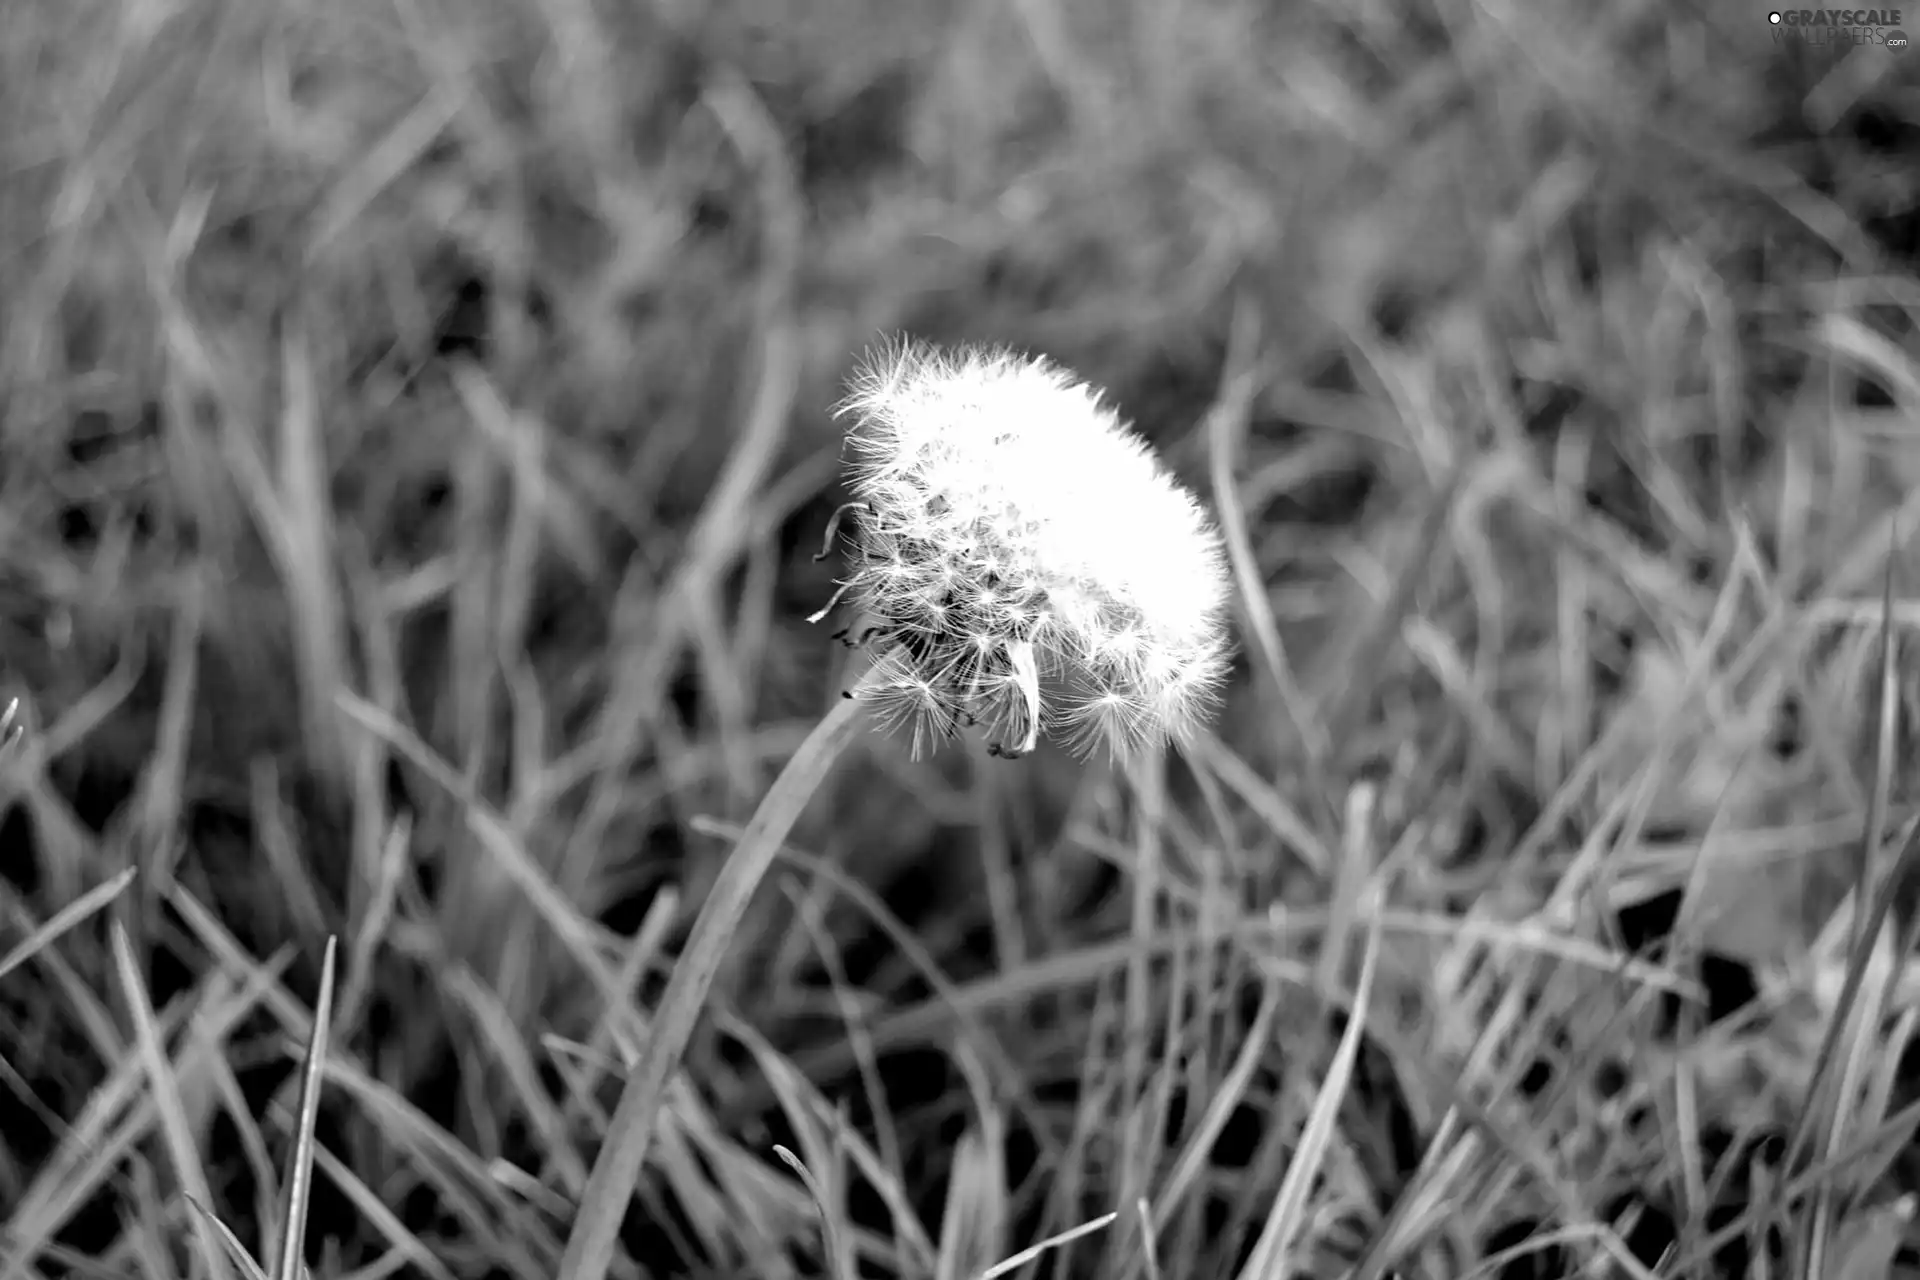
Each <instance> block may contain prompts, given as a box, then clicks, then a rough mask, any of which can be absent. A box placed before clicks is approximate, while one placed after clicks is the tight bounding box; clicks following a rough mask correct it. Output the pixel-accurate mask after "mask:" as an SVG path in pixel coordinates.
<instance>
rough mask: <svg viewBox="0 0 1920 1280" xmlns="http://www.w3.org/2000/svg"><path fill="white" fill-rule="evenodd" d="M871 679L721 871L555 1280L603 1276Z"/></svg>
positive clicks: (768, 800) (820, 731)
mask: <svg viewBox="0 0 1920 1280" xmlns="http://www.w3.org/2000/svg"><path fill="white" fill-rule="evenodd" d="M872 679H873V675H872V673H871V672H869V673H868V674H867V675H866V676H863V677H862V679H861V681H860V683H859V684H857V685H855V692H854V695H853V696H852V697H850V698H836V699H834V701H833V705H832V707H831V708H830V709H829V710H828V712H827V713H826V715H825V716H824V717H823V718H822V719H821V721H820V723H819V724H818V725H816V726H814V729H813V732H812V733H810V734H808V735H807V738H806V741H805V742H803V743H801V744H800V749H799V750H798V751H797V752H795V753H794V755H793V758H792V759H790V760H788V761H787V765H786V768H784V769H782V770H781V771H780V776H779V777H778V778H776V779H775V780H774V783H773V786H772V788H771V789H770V790H769V791H768V792H767V794H766V797H765V798H764V799H763V800H761V802H760V807H759V808H758V809H756V810H755V811H754V815H753V819H752V821H750V822H749V823H748V824H747V829H746V830H745V831H744V832H742V833H741V836H740V841H739V843H738V844H736V845H734V847H733V852H732V853H730V854H728V855H727V860H726V862H725V864H724V865H723V866H722V867H721V868H720V875H719V878H718V879H716V880H715V881H714V885H713V891H712V892H711V893H709V894H708V895H707V900H706V902H705V903H704V904H703V905H702V906H701V908H700V914H699V915H698V916H697V917H696V918H695V919H694V922H693V933H692V936H691V937H690V938H689V939H688V940H687V945H686V949H685V950H684V951H683V952H681V955H680V960H679V963H677V964H675V965H674V967H673V976H672V977H671V978H670V979H668V981H667V990H666V994H665V995H664V996H663V997H662V998H661V1000H660V1007H659V1008H658V1009H657V1010H656V1011H655V1013H654V1016H653V1025H652V1028H651V1030H650V1033H649V1035H648V1036H647V1039H646V1042H645V1043H644V1044H643V1045H642V1046H641V1048H640V1056H639V1060H638V1061H637V1062H635V1063H634V1065H633V1069H632V1070H631V1071H630V1072H629V1073H628V1075H627V1082H626V1085H625V1087H624V1088H623V1089H622V1091H621V1094H620V1104H619V1106H618V1107H617V1108H616V1109H615V1111H614V1113H613V1121H612V1123H611V1124H610V1125H609V1126H608V1130H607V1136H606V1142H605V1143H604V1144H603V1145H602V1146H601V1148H600V1155H599V1158H598V1159H596V1160H595V1161H594V1165H593V1172H592V1174H591V1175H590V1176H589V1177H588V1179H587V1186H586V1190H585V1191H584V1192H583V1193H582V1195H581V1197H580V1213H579V1216H578V1217H577V1218H576V1219H575V1220H574V1225H573V1233H572V1235H571V1236H570V1237H569V1238H568V1240H567V1248H566V1253H565V1255H564V1256H563V1257H562V1258H561V1260H560V1270H559V1277H560V1280H603V1277H604V1276H605V1275H606V1274H607V1269H608V1267H609V1265H610V1264H611V1263H612V1261H613V1250H614V1241H615V1237H616V1236H617V1235H618V1234H619V1230H620V1222H621V1219H622V1218H623V1217H624V1216H625V1215H626V1211H627V1204H628V1202H629V1200H631V1198H632V1196H633V1188H634V1186H635V1184H636V1183H637V1182H638V1181H639V1178H640V1170H641V1168H642V1166H643V1165H644V1164H645V1162H646V1156H647V1146H648V1144H649V1143H650V1142H651V1141H652V1140H653V1129H654V1124H655V1121H656V1120H657V1118H658V1117H659V1114H660V1110H661V1107H662V1105H663V1104H664V1102H665V1100H666V1093H667V1085H668V1083H669V1081H671V1080H672V1079H673V1075H674V1072H675V1071H676V1070H677V1069H678V1068H679V1066H680V1060H681V1057H682V1055H683V1054H684V1053H685V1052H686V1047H687V1041H688V1040H689V1039H690V1038H691V1037H692V1035H693V1028H694V1024H695V1023H696V1022H697V1021H699V1017H700V1010H701V1009H702V1007H704V1006H705V1004H706V1000H707V993H708V991H709V990H710V989H711V988H712V986H713V980H714V976H715V975H716V974H717V973H718V972H719V970H720V963H721V961H722V960H723V959H724V958H725V956H726V951H727V948H728V946H729V945H730V944H731V943H732V942H733V937H734V934H735V932H736V931H737V930H738V929H739V927H740V922H741V920H742V919H743V918H744V917H745V916H746V912H747V905H748V903H749V902H751V901H752V899H753V893H754V890H755V889H757V888H758V887H759V885H760V881H761V880H762V879H763V878H765V876H766V874H767V869H768V868H769V867H771V866H772V865H773V860H774V856H775V855H776V854H777V853H778V852H779V850H780V845H781V843H782V842H783V841H784V840H785V839H786V837H787V833H788V832H789V831H791V830H792V829H793V824H794V823H795V821H797V820H798V819H799V817H800V814H801V812H802V811H803V810H804V809H805V808H806V807H807V802H808V801H809V800H810V799H811V798H812V797H813V793H814V792H815V791H817V790H818V789H819V787H820V784H821V782H822V781H823V780H824V779H825V777H826V775H827V771H828V770H829V769H831V768H832V767H833V764H834V762H835V761H836V760H837V759H839V757H840V754H841V752H843V751H845V750H846V747H847V744H848V743H849V742H851V741H852V740H853V737H854V734H855V733H856V732H857V731H858V730H859V729H860V727H861V725H862V721H863V713H864V710H865V708H864V706H863V704H862V702H861V700H860V698H859V696H858V695H859V693H860V691H861V690H862V689H864V688H865V687H866V686H867V685H868V684H869V682H870V681H871V680H872Z"/></svg>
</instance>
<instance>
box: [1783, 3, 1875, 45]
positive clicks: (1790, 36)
mask: <svg viewBox="0 0 1920 1280" xmlns="http://www.w3.org/2000/svg"><path fill="white" fill-rule="evenodd" d="M1902 21H1903V17H1902V14H1901V11H1900V10H1898V9H1775V10H1774V11H1773V12H1772V13H1769V14H1768V15H1767V23H1768V25H1769V26H1771V27H1772V28H1773V42H1774V43H1775V44H1807V45H1824V46H1831V47H1833V48H1834V49H1835V50H1845V49H1847V48H1851V47H1853V46H1855V45H1863V44H1879V45H1885V46H1886V47H1887V48H1889V49H1904V48H1906V47H1907V33H1906V32H1905V31H1903V30H1901V26H1900V24H1901V22H1902Z"/></svg>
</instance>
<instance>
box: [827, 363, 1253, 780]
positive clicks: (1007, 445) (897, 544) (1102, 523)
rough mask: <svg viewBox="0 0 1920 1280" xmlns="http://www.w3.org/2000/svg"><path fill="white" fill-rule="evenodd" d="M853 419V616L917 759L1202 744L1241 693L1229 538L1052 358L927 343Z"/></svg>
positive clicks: (869, 368)
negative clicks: (1224, 697) (957, 742)
mask: <svg viewBox="0 0 1920 1280" xmlns="http://www.w3.org/2000/svg"><path fill="white" fill-rule="evenodd" d="M838 413H839V415H840V416H843V417H847V418H851V419H852V420H853V423H852V426H851V428H850V430H849V432H848V436H847V441H848V444H849V446H850V447H851V450H852V454H853V459H852V463H851V468H850V469H851V483H852V488H853V494H854V497H855V498H856V499H858V500H859V503H860V504H861V505H860V507H858V508H856V510H857V512H858V515H857V524H856V527H855V530H854V536H853V544H854V549H853V556H852V568H851V573H850V576H849V577H847V578H846V579H845V580H844V586H845V589H846V591H847V592H848V593H849V595H850V597H851V600H852V602H853V603H854V604H855V605H856V606H858V608H859V609H860V610H861V611H862V612H863V613H865V614H866V615H867V617H868V619H869V620H870V622H871V623H872V624H873V625H874V626H875V628H876V630H875V632H874V638H875V640H876V641H878V642H879V644H880V646H881V656H880V658H879V664H880V670H879V676H880V679H879V681H878V682H877V685H874V686H872V687H873V688H874V689H875V691H874V692H871V693H869V694H868V695H867V696H868V697H871V698H874V699H875V700H876V703H877V704H878V707H877V709H878V711H879V714H880V715H881V717H882V719H883V720H888V721H896V722H899V723H901V725H902V726H903V727H909V728H910V731H911V733H912V736H913V742H914V749H915V751H916V752H918V751H919V750H920V749H921V748H922V747H923V746H925V745H926V744H928V743H930V742H937V741H938V740H939V739H940V738H942V737H945V736H950V735H951V733H952V732H953V731H954V729H955V728H956V727H957V726H960V725H971V724H975V723H979V724H985V725H987V726H988V728H989V732H990V733H992V734H993V735H994V736H995V738H996V747H995V749H996V751H997V752H998V753H999V754H1006V755H1019V754H1024V753H1025V752H1026V751H1028V750H1031V749H1032V747H1033V745H1034V742H1035V739H1036V738H1037V736H1038V735H1039V734H1041V733H1043V732H1044V733H1049V734H1051V735H1054V736H1057V737H1059V738H1061V739H1062V740H1064V741H1065V742H1067V743H1068V744H1069V745H1070V746H1071V747H1073V748H1074V749H1075V750H1076V751H1077V752H1079V753H1081V754H1087V753H1090V752H1092V751H1094V750H1097V749H1098V748H1099V747H1101V746H1103V745H1104V746H1105V747H1106V748H1107V750H1108V751H1109V752H1110V753H1112V754H1114V755H1119V756H1124V755H1128V754H1131V753H1133V752H1135V751H1137V750H1140V749H1143V748H1151V747H1157V746H1160V745H1162V744H1164V743H1165V742H1166V741H1168V740H1169V739H1173V740H1180V739H1184V738H1186V737H1187V736H1188V735H1189V734H1190V733H1191V732H1192V731H1193V729H1194V728H1195V727H1196V726H1197V725H1198V724H1199V723H1200V721H1201V720H1202V719H1203V718H1204V717H1205V715H1206V714H1207V713H1208V712H1209V711H1210V710H1211V707H1212V705H1213V703H1214V702H1215V701H1216V700H1217V696H1218V689H1219V686H1220V683H1221V680H1222V678H1223V677H1224V675H1225V671H1226V664H1227V641H1226V629H1225V618H1224V615H1225V611H1226V603H1227V577H1226V567H1225V557H1224V555H1223V554H1222V552H1221V546H1220V537H1219V534H1218V532H1217V531H1216V530H1215V529H1214V527H1213V525H1212V523H1211V522H1210V521H1209V520H1208V518H1207V515H1206V513H1205V511H1204V510H1203V509H1202V508H1201V506H1200V504H1199V503H1198V502H1197V501H1196V500H1195V499H1194V497H1193V495H1192V494H1190V493H1188V492H1187V490H1185V489H1184V488H1182V487H1181V486H1180V485H1179V484H1178V483H1177V482H1176V481H1175V480H1174V479H1173V478H1172V477H1171V476H1170V475H1168V474H1167V472H1166V471H1165V470H1164V469H1163V468H1162V467H1161V465H1160V463H1159V461H1158V460H1157V459H1156V458H1155V457H1154V455H1153V453H1152V451H1151V450H1150V449H1149V448H1148V447H1147V445H1146V444H1145V443H1144V442H1143V441H1142V440H1141V439H1140V438H1139V437H1138V436H1136V435H1134V434H1133V433H1132V432H1131V431H1130V430H1129V429H1128V428H1127V426H1126V424H1125V423H1123V422H1122V421H1121V420H1120V418H1119V416H1118V415H1117V414H1116V413H1115V412H1114V411H1113V410H1112V409H1111V408H1109V407H1108V406H1107V405H1105V404H1104V403H1103V402H1102V399H1101V395H1100V393H1099V392H1098V391H1097V390H1096V389H1094V388H1093V387H1090V386H1088V385H1087V384H1086V383H1084V382H1082V381H1080V380H1079V379H1078V378H1076V377H1075V376H1074V375H1073V374H1071V373H1069V372H1068V371H1067V370H1065V369H1062V368H1060V367H1059V366H1057V365H1054V364H1052V363H1050V362H1048V361H1046V360H1044V359H1039V358H1034V357H1028V356H1023V355H1019V354H1016V353H1014V352H1011V351H1007V350H1003V349H982V348H963V349H959V350H955V351H941V350H937V349H934V348H930V347H925V346H919V345H915V344H909V343H899V344H892V345H888V346H886V347H883V348H881V349H879V350H877V351H875V352H872V353H870V354H869V356H868V358H867V360H866V362H865V363H864V364H863V365H862V366H861V367H860V369H859V370H858V371H857V372H856V374H855V375H854V377H853V380H852V382H851V384H850V386H849V390H848V394H847V397H846V399H845V400H844V401H842V403H841V405H840V407H839V410H838Z"/></svg>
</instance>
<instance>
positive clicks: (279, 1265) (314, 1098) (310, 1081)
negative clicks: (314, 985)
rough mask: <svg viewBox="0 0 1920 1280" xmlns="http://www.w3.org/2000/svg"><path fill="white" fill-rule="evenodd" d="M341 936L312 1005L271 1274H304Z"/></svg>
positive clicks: (293, 1278)
mask: <svg viewBox="0 0 1920 1280" xmlns="http://www.w3.org/2000/svg"><path fill="white" fill-rule="evenodd" d="M337 941H338V940H337V939H335V938H333V937H328V939H327V954H326V958H325V959H324V960H322V961H321V963H320V995H319V998H318V999H317V1000H316V1001H315V1003H314V1006H313V1037H312V1038H311V1039H310V1040H308V1041H307V1060H306V1062H305V1063H304V1064H303V1065H302V1067H301V1069H300V1110H299V1115H298V1118H297V1121H296V1123H295V1126H294V1133H293V1152H292V1154H291V1155H290V1156H289V1157H288V1159H287V1179H286V1182H287V1187H286V1199H285V1204H284V1205H283V1208H282V1212H281V1215H280V1249H279V1252H278V1253H277V1254H276V1255H275V1256H274V1263H273V1273H272V1277H271V1280H300V1272H301V1259H302V1257H303V1255H304V1253H305V1248H306V1241H307V1199H308V1197H309V1196H310V1195H311V1194H312V1192H313V1127H314V1124H315V1122H316V1121H317V1120H318V1119H319V1115H320V1080H321V1076H322V1073H323V1071H324V1069H325V1066H326V1061H327V1030H328V1027H329V1025H330V1024H331V1023H332V1021H333V966H334V952H335V950H336V945H337Z"/></svg>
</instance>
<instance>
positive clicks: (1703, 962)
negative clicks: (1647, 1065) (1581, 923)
mask: <svg viewBox="0 0 1920 1280" xmlns="http://www.w3.org/2000/svg"><path fill="white" fill-rule="evenodd" d="M1681 896H1682V891H1681V890H1679V889H1670V890H1668V891H1667V892H1665V893H1658V894H1655V895H1654V896H1652V897H1651V898H1646V899H1644V900H1642V901H1640V902H1637V903H1634V904H1632V905H1630V906H1627V907H1623V908H1622V909H1621V910H1620V911H1619V913H1618V914H1617V915H1616V916H1615V923H1616V924H1617V926H1618V927H1619V930H1620V937H1621V941H1622V942H1623V944H1624V945H1625V946H1626V948H1627V949H1628V950H1629V951H1633V952H1636V953H1639V954H1642V955H1644V956H1647V957H1648V958H1651V959H1658V958H1660V957H1661V956H1662V955H1663V954H1664V951H1665V945H1666V942H1667V939H1668V938H1669V936H1671V934H1672V933H1673V927H1674V925H1675V923H1676V922H1677V921H1678V920H1679V918H1680V902H1681ZM1692 968H1693V972H1692V973H1691V974H1690V975H1687V976H1691V977H1692V978H1693V979H1694V980H1695V981H1697V982H1699V983H1700V984H1701V986H1703V987H1705V988H1706V992H1707V1007H1706V1017H1707V1021H1708V1022H1718V1021H1720V1020H1721V1019H1722V1018H1727V1017H1731V1016H1732V1015H1734V1014H1736V1013H1738V1012H1740V1010H1742V1009H1744V1008H1746V1007H1747V1006H1748V1005H1749V1004H1751V1003H1753V1001H1754V1000H1756V999H1758V998H1759V995H1760V986H1759V983H1758V981H1757V980H1756V979H1755V977H1754V973H1753V967H1752V966H1751V965H1749V964H1747V963H1746V962H1745V961H1743V960H1739V959H1737V958H1735V957H1733V956H1730V955H1726V954H1724V953H1722V952H1718V951H1713V950H1710V949H1709V950H1704V951H1701V952H1700V953H1699V954H1698V956H1697V957H1696V958H1695V959H1694V961H1693V965H1692ZM1680 1009H1681V1000H1680V997H1679V996H1678V995H1676V994H1674V993H1672V992H1667V993H1664V994H1662V996H1661V998H1660V1005H1659V1018H1658V1021H1657V1023H1656V1025H1655V1032H1656V1034H1657V1035H1660V1036H1663V1037H1664V1036H1671V1035H1672V1034H1673V1033H1674V1029H1675V1028H1676V1027H1677V1026H1678V1025H1679V1020H1680Z"/></svg>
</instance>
